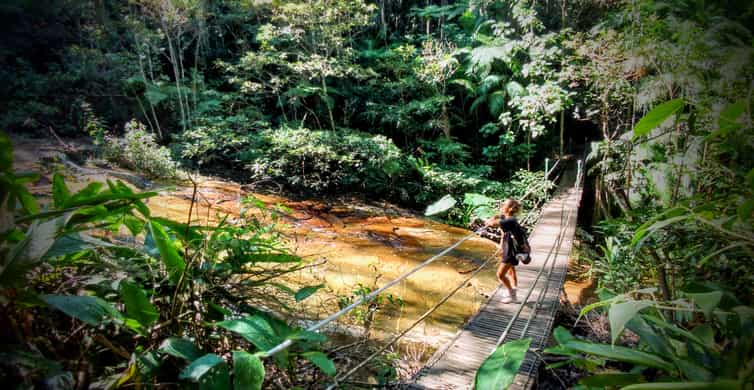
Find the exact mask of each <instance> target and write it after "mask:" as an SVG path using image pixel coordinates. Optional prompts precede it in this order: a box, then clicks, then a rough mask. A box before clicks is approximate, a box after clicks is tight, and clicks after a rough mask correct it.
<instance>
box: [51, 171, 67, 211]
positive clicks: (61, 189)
mask: <svg viewBox="0 0 754 390" xmlns="http://www.w3.org/2000/svg"><path fill="white" fill-rule="evenodd" d="M70 197H71V192H70V191H69V190H68V186H66V184H65V180H64V179H63V175H61V174H59V173H56V174H55V175H53V177H52V200H53V204H54V205H55V208H58V209H59V208H62V207H63V205H65V202H67V201H68V198H70Z"/></svg>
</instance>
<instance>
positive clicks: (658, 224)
mask: <svg viewBox="0 0 754 390" xmlns="http://www.w3.org/2000/svg"><path fill="white" fill-rule="evenodd" d="M692 216H693V214H691V213H689V212H688V210H686V209H683V208H681V207H676V208H672V209H670V210H667V211H664V212H663V213H662V214H660V215H658V216H657V217H655V218H652V219H650V220H649V221H647V222H645V223H644V224H643V225H641V226H639V228H638V229H636V232H635V233H634V238H633V239H632V240H631V245H634V246H636V245H638V244H639V243H640V242H641V241H644V240H645V239H646V238H647V236H648V234H650V233H652V232H654V231H656V230H659V229H662V228H665V227H667V226H669V225H671V224H674V223H676V222H680V221H683V220H685V219H688V218H691V217H692Z"/></svg>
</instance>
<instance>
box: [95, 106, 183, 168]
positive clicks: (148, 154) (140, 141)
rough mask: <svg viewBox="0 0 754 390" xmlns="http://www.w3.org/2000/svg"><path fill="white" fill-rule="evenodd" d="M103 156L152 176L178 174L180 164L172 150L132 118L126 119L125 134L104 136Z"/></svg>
mask: <svg viewBox="0 0 754 390" xmlns="http://www.w3.org/2000/svg"><path fill="white" fill-rule="evenodd" d="M103 149H104V150H103V152H104V157H105V158H106V159H107V160H109V161H112V162H114V163H116V164H118V165H121V166H124V167H126V168H129V169H133V170H137V171H139V172H142V173H144V174H146V175H147V176H149V177H152V178H176V177H178V176H179V173H180V171H179V170H178V164H177V163H176V162H175V161H173V159H172V157H171V156H170V151H169V150H168V149H167V148H165V147H163V146H160V145H158V144H157V143H156V142H155V140H154V135H153V134H151V133H149V132H147V130H146V128H145V127H144V125H143V124H142V123H139V122H138V121H136V120H131V121H130V122H128V123H126V126H125V134H124V135H123V137H122V138H120V137H114V136H111V135H107V136H105V144H104V145H103Z"/></svg>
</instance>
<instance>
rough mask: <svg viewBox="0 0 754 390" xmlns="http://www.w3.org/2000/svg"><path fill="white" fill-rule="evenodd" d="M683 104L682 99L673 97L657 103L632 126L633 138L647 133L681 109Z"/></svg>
mask: <svg viewBox="0 0 754 390" xmlns="http://www.w3.org/2000/svg"><path fill="white" fill-rule="evenodd" d="M683 106H684V102H683V100H682V99H673V100H670V101H667V102H665V103H662V104H659V105H657V106H656V107H654V108H653V109H652V110H650V111H649V112H648V113H647V114H646V115H644V117H643V118H641V119H640V120H639V122H638V123H636V126H634V138H636V137H641V136H643V135H647V134H649V132H651V131H652V130H654V129H655V128H656V127H657V126H659V125H661V124H662V123H663V122H665V121H666V120H668V119H669V118H670V117H671V116H673V115H675V114H677V113H678V112H679V111H681V110H682V109H683Z"/></svg>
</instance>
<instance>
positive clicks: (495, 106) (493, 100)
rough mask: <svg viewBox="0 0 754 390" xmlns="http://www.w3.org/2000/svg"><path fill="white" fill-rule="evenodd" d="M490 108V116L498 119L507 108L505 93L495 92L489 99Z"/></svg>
mask: <svg viewBox="0 0 754 390" xmlns="http://www.w3.org/2000/svg"><path fill="white" fill-rule="evenodd" d="M487 102H488V107H489V110H490V116H492V117H493V118H497V117H498V116H499V115H500V114H501V113H502V112H503V107H504V106H505V91H495V92H493V93H492V94H491V95H490V96H489V97H488V98H487Z"/></svg>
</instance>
